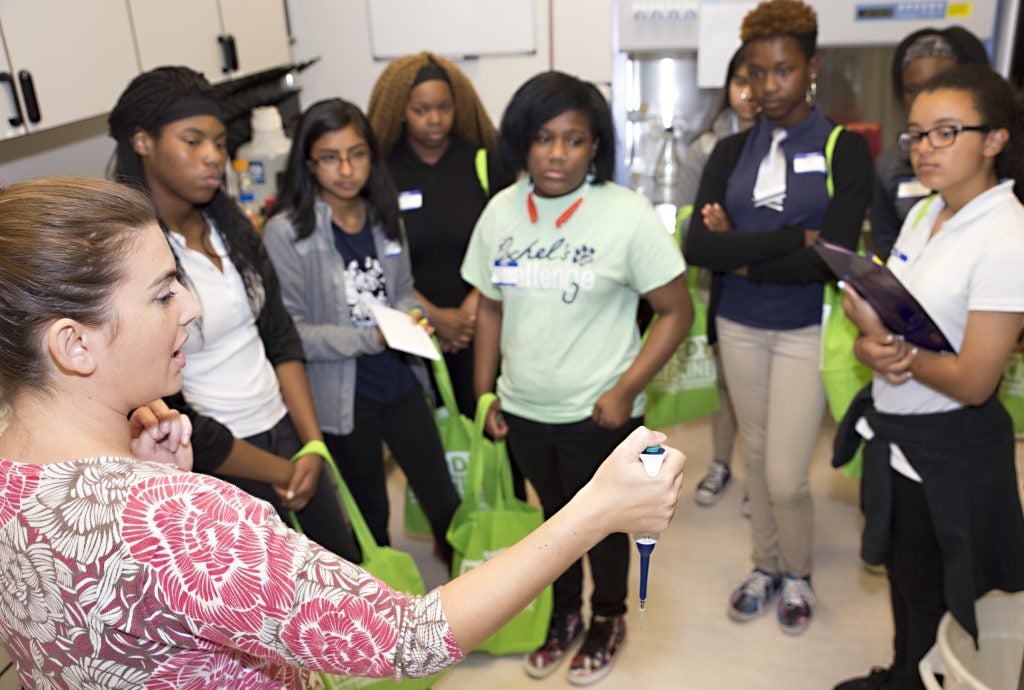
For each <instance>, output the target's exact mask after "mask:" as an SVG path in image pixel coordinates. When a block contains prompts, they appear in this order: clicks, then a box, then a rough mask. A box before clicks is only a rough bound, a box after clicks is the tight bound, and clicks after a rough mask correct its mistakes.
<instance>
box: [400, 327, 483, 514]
mask: <svg viewBox="0 0 1024 690" xmlns="http://www.w3.org/2000/svg"><path fill="white" fill-rule="evenodd" d="M434 344H435V345H436V344H437V339H436V338H435V339H434ZM438 349H440V348H438ZM432 365H433V369H434V381H435V383H436V384H437V392H438V393H439V394H440V396H441V406H440V407H438V408H437V409H435V410H434V423H435V424H436V425H437V433H438V435H439V436H440V437H441V447H442V448H444V458H445V460H446V461H447V463H448V473H449V474H451V477H452V483H453V484H454V485H455V490H456V491H457V492H458V493H459V496H460V497H461V496H462V492H463V487H464V485H465V483H466V472H467V471H468V469H469V452H470V446H471V445H472V443H473V420H472V419H468V418H467V417H464V416H463V415H462V414H461V413H460V412H459V405H458V403H457V402H456V401H455V389H454V388H453V387H452V379H451V376H449V374H448V366H447V365H446V364H445V361H444V357H441V358H440V359H436V360H434V361H433V362H432ZM405 531H406V532H409V533H411V534H430V521H429V520H427V516H426V515H425V514H424V513H423V508H422V507H421V506H420V502H419V501H418V500H416V494H415V493H413V491H412V489H411V488H410V487H409V486H408V485H406V487H405Z"/></svg>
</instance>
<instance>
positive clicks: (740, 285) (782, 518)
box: [685, 0, 871, 634]
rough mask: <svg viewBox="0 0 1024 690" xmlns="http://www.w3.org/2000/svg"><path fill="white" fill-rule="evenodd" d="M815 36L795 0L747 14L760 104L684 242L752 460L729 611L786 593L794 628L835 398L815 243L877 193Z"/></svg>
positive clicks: (852, 229) (831, 236) (744, 616)
mask: <svg viewBox="0 0 1024 690" xmlns="http://www.w3.org/2000/svg"><path fill="white" fill-rule="evenodd" d="M816 37H817V19H816V15H815V13H814V10H813V9H811V8H810V7H809V6H807V5H805V4H804V3H802V2H799V1H798V0H770V1H769V2H764V3H761V4H760V5H758V6H757V7H756V8H755V9H754V10H753V11H751V12H750V13H749V14H748V15H747V16H746V17H745V18H744V20H743V27H742V34H741V38H742V39H743V44H744V50H745V52H746V56H747V70H748V73H749V75H750V84H751V87H752V89H753V91H754V99H755V100H756V101H757V103H758V104H759V105H760V106H761V117H760V119H759V120H758V122H757V123H756V124H755V125H754V127H753V128H752V129H750V130H748V131H747V132H743V133H741V134H737V135H735V136H733V137H730V138H728V139H724V140H722V141H721V142H719V144H718V145H717V146H716V147H715V150H714V151H713V152H712V154H711V158H710V159H709V160H708V163H707V166H706V167H705V169H704V175H703V178H702V180H701V186H700V191H699V192H698V194H697V199H696V202H695V204H694V209H695V213H694V216H693V220H692V221H691V225H690V232H689V236H688V237H687V241H686V249H685V254H686V260H687V262H688V263H691V264H694V265H698V266H707V267H708V268H711V269H712V270H713V271H714V272H715V273H714V277H713V280H712V287H711V302H710V314H709V321H708V324H709V339H710V340H712V341H714V340H715V339H716V336H717V340H718V343H719V348H720V351H721V354H722V363H723V373H724V375H725V379H726V383H727V385H728V387H729V390H730V391H731V396H732V400H733V406H734V409H735V411H736V419H737V422H738V423H739V430H740V437H741V438H742V440H743V448H744V455H745V458H746V461H747V489H748V492H749V496H750V513H751V531H752V536H753V561H754V570H753V571H752V572H751V573H750V575H749V576H748V577H747V578H746V580H744V582H743V583H742V584H741V585H740V586H739V587H738V588H737V589H736V590H735V591H734V592H733V594H732V596H731V597H730V600H729V607H728V613H729V616H730V617H731V618H732V619H734V620H737V621H746V620H750V619H752V618H754V617H756V616H757V615H759V614H761V613H764V612H766V611H767V609H768V606H769V604H770V603H771V602H772V601H773V600H774V599H775V598H776V596H777V595H780V593H781V596H779V601H778V606H777V614H778V620H779V625H780V627H781V628H782V630H783V631H784V632H787V633H791V634H796V633H800V632H802V631H803V630H804V629H805V628H806V627H807V625H808V624H809V622H810V620H811V617H812V615H813V610H814V605H815V597H814V592H813V590H812V588H811V544H812V521H813V504H812V501H811V493H810V484H809V481H808V466H809V464H810V459H811V454H812V452H813V449H814V443H815V441H816V439H817V435H818V429H819V427H820V423H821V417H822V412H823V410H824V405H825V394H824V389H823V387H822V382H821V374H820V371H819V361H818V360H819V350H820V343H821V325H820V324H821V308H822V292H823V286H824V282H825V281H826V280H829V279H830V278H831V274H830V272H829V271H828V269H827V268H826V267H825V265H824V263H823V262H821V261H820V260H819V259H818V258H817V256H816V255H815V254H814V253H813V251H812V250H811V249H810V248H809V245H810V244H811V243H812V242H813V241H814V240H815V239H816V238H817V237H818V236H819V235H820V236H822V237H824V238H826V239H828V240H831V241H832V242H837V243H839V244H842V245H845V246H847V247H850V248H853V247H854V246H855V245H856V243H857V238H858V236H859V233H860V227H861V222H862V219H863V218H864V212H865V209H866V207H867V204H868V200H869V198H870V194H871V156H870V154H869V152H868V147H867V143H866V142H865V141H864V140H863V139H862V138H860V137H859V136H857V135H855V134H850V133H847V132H841V133H839V134H838V137H837V138H835V139H834V140H831V137H832V135H833V129H834V127H833V125H832V123H831V122H829V121H828V120H827V118H825V116H824V115H823V114H822V113H821V112H820V111H819V110H818V108H817V107H816V106H815V105H814V103H813V96H814V91H815V78H816V74H817V71H818V67H819V57H818V55H817V52H816V47H815V43H816ZM832 141H834V147H833V145H832V143H831V142H832Z"/></svg>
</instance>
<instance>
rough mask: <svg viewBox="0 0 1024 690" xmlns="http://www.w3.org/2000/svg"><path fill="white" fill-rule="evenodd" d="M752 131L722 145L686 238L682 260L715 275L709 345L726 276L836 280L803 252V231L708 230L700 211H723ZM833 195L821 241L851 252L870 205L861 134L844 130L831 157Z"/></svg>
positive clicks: (703, 181)
mask: <svg viewBox="0 0 1024 690" xmlns="http://www.w3.org/2000/svg"><path fill="white" fill-rule="evenodd" d="M749 135H750V130H747V131H745V132H740V133H739V134H735V135H733V136H731V137H727V138H725V139H722V140H721V141H719V142H718V144H717V145H716V146H715V149H714V151H712V152H711V157H710V158H709V159H708V162H707V165H705V166H704V174H703V175H702V176H701V180H700V190H699V191H698V192H697V199H696V200H695V201H694V203H693V215H692V217H691V220H690V229H689V232H688V233H687V237H686V247H685V250H684V255H685V257H686V262H687V263H688V264H693V265H694V266H706V267H707V268H710V269H711V270H712V271H714V274H713V276H712V279H711V300H710V304H709V305H708V341H709V342H712V343H713V342H715V340H716V339H717V336H716V333H715V312H716V311H717V307H718V298H719V295H720V294H721V287H722V275H723V274H726V273H730V272H732V271H735V270H736V269H737V268H740V267H741V266H746V267H747V278H748V279H749V280H751V281H753V282H755V283H765V282H767V283H789V284H805V283H824V282H825V281H828V280H832V279H833V277H834V276H833V274H832V272H831V271H830V270H829V268H828V267H827V266H826V265H825V263H824V262H823V261H822V260H821V259H820V258H818V255H817V254H815V253H814V251H813V250H812V249H810V248H807V247H804V229H805V228H804V226H802V225H786V226H783V227H781V228H778V229H776V230H767V231H764V232H712V231H710V230H708V228H707V226H706V225H705V224H704V217H703V214H701V212H700V209H702V208H703V207H704V205H705V204H714V203H718V204H721V205H722V207H723V208H725V191H726V187H727V185H728V182H729V176H730V175H732V171H733V169H734V168H735V167H736V164H737V163H738V162H739V159H740V154H741V153H742V152H743V145H744V144H745V143H746V141H747V137H748V136H749ZM832 179H833V182H834V184H835V194H834V195H833V197H832V200H831V202H829V205H828V210H827V211H826V213H825V226H824V227H823V228H819V229H820V230H821V237H822V238H823V239H826V240H828V241H830V242H834V243H836V244H841V245H843V246H844V247H848V248H850V249H853V248H855V247H856V246H857V240H858V239H859V238H860V231H861V226H862V225H863V222H864V214H865V211H866V210H867V207H868V203H869V202H870V201H871V187H872V180H873V168H872V166H871V151H870V149H869V148H868V144H867V142H866V141H865V140H864V138H863V137H861V136H860V135H859V134H855V133H853V132H850V131H846V130H844V131H843V132H842V133H840V135H839V138H838V139H837V140H836V148H835V152H834V154H833V157H832Z"/></svg>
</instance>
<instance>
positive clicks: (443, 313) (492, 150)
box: [367, 52, 512, 417]
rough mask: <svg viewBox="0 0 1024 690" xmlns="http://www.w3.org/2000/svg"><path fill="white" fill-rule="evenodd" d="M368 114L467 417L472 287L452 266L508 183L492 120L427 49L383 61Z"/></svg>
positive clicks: (422, 298) (470, 407) (423, 296)
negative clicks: (482, 215) (489, 203)
mask: <svg viewBox="0 0 1024 690" xmlns="http://www.w3.org/2000/svg"><path fill="white" fill-rule="evenodd" d="M367 117H368V118H369V120H370V124H371V125H372V126H373V131H374V133H376V134H377V136H378V137H379V141H380V147H381V151H382V153H383V155H384V159H385V162H386V163H387V166H388V171H389V172H390V173H391V179H392V181H394V183H395V187H396V188H397V189H398V204H399V207H400V208H401V211H402V220H403V221H404V223H405V232H406V237H407V238H408V242H409V259H410V261H411V262H412V273H413V279H414V280H415V282H416V288H415V295H416V298H417V299H418V300H419V302H420V304H422V305H423V308H424V309H425V310H426V315H427V318H428V319H430V323H431V324H432V325H433V326H434V328H435V330H436V332H437V336H438V339H439V340H440V342H441V349H442V350H443V351H444V358H445V363H446V364H447V365H448V371H449V373H450V374H451V379H452V387H453V388H454V389H455V398H456V400H457V401H458V404H459V409H460V410H461V411H462V414H464V415H466V416H467V417H472V416H473V413H474V408H475V399H474V397H473V335H474V333H475V331H476V306H477V299H478V298H479V296H480V293H479V292H478V291H477V290H476V289H475V288H473V287H472V286H470V285H469V284H468V283H466V281H464V280H463V279H462V278H461V277H460V276H459V266H460V265H461V264H462V257H463V256H465V254H466V246H467V245H468V244H469V236H470V235H471V234H472V232H473V226H474V225H475V224H476V221H477V218H479V217H480V213H481V212H482V211H483V210H484V206H485V205H486V204H487V201H488V199H490V198H491V197H492V196H493V195H494V194H496V193H497V192H499V191H501V190H502V189H504V188H505V187H507V186H508V185H509V184H511V182H512V177H511V176H510V175H509V174H508V173H507V172H506V171H505V169H504V167H503V166H502V165H500V164H499V163H498V160H497V156H496V153H497V134H496V133H495V131H494V125H492V124H491V120H490V118H489V117H488V116H487V113H486V112H485V111H484V107H483V104H482V103H481V102H480V98H479V97H478V96H477V94H476V91H475V90H474V89H473V85H472V84H471V83H470V81H469V79H468V78H467V77H466V75H465V74H463V73H462V71H460V70H459V68H458V67H456V66H455V64H454V63H452V62H451V61H449V60H447V59H445V58H443V57H441V56H440V55H434V54H432V53H426V52H424V53H417V54H416V55H407V56H405V57H401V58H398V59H397V60H395V61H394V62H392V63H391V64H390V65H388V66H387V68H386V69H385V70H384V72H383V73H382V74H381V75H380V77H379V78H378V79H377V83H376V84H375V85H374V87H373V93H372V94H371V95H370V107H369V110H368V111H367Z"/></svg>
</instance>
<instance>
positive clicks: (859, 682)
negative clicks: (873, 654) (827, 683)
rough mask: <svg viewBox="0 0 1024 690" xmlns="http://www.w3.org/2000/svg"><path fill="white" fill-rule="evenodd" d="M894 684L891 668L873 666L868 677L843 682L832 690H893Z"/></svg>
mask: <svg viewBox="0 0 1024 690" xmlns="http://www.w3.org/2000/svg"><path fill="white" fill-rule="evenodd" d="M895 682H896V678H895V676H894V674H893V672H892V667H891V666H890V667H889V668H881V667H880V666H875V667H874V668H872V669H871V673H869V674H868V675H866V676H861V677H860V678H851V679H850V680H844V681H843V682H842V683H840V684H839V685H837V686H835V688H833V689H832V690H889V688H893V690H895V688H896V686H895V684H894V683H895Z"/></svg>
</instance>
